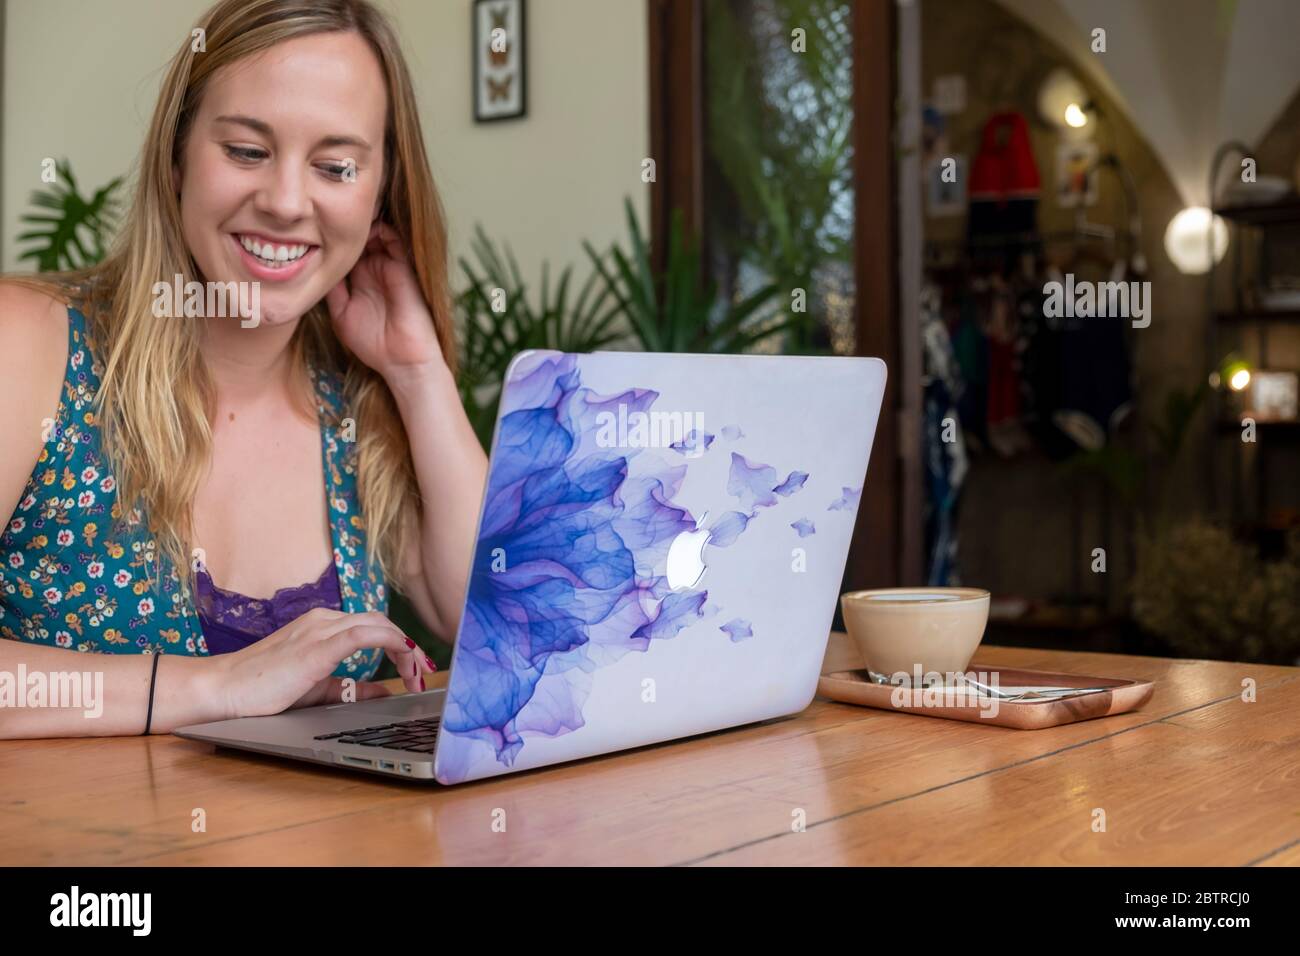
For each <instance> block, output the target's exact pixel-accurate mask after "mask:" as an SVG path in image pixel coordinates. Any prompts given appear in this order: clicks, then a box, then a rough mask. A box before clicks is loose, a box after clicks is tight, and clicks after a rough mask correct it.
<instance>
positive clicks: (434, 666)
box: [424, 657, 438, 671]
mask: <svg viewBox="0 0 1300 956" xmlns="http://www.w3.org/2000/svg"><path fill="white" fill-rule="evenodd" d="M424 662H425V663H426V664H428V665H429V670H431V671H436V670H437V669H438V665H437V664H435V663H434V662H433V658H432V657H426V658H425V659H424Z"/></svg>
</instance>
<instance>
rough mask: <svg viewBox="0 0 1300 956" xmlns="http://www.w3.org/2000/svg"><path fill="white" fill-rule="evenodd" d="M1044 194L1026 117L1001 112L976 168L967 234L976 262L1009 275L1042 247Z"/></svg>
mask: <svg viewBox="0 0 1300 956" xmlns="http://www.w3.org/2000/svg"><path fill="white" fill-rule="evenodd" d="M1038 192H1039V177H1038V164H1037V163H1036V162H1035V161H1034V151H1033V148H1032V147H1031V146H1030V142H1029V126H1028V124H1027V123H1026V122H1025V118H1024V117H1023V116H1022V115H1020V114H1019V113H1017V112H1014V111H1009V112H1005V113H995V114H994V115H992V116H990V117H989V119H988V122H986V123H985V124H984V131H983V133H982V134H981V137H980V148H979V153H978V154H977V155H976V156H975V161H974V163H972V165H971V176H970V215H969V216H968V217H967V220H966V234H967V240H968V245H969V251H970V255H971V258H972V260H973V261H975V262H976V263H979V264H981V266H982V267H984V266H987V267H994V268H999V269H1002V270H1004V271H1009V269H1010V267H1011V265H1012V264H1013V263H1014V262H1015V260H1016V259H1017V258H1018V257H1019V256H1020V255H1021V254H1022V253H1023V252H1025V251H1027V250H1032V249H1034V248H1036V247H1037V244H1038V243H1037V238H1036V237H1037V231H1038Z"/></svg>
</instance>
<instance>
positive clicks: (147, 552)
mask: <svg viewBox="0 0 1300 956" xmlns="http://www.w3.org/2000/svg"><path fill="white" fill-rule="evenodd" d="M102 373H103V366H102V364H100V360H99V357H98V356H97V355H96V351H95V347H94V340H93V338H92V332H91V329H90V327H89V323H87V321H86V318H85V316H84V315H82V313H81V312H80V310H78V309H77V308H75V307H69V308H68V364H67V370H66V373H65V376H64V382H63V395H62V398H61V399H60V401H59V407H58V411H57V413H56V415H57V417H56V418H55V419H54V421H53V422H49V421H47V422H46V423H45V424H46V437H47V440H46V442H45V446H44V447H43V448H42V449H41V453H40V457H39V458H38V459H37V461H36V466H35V468H33V470H32V474H31V476H30V477H29V478H28V479H27V485H26V487H25V488H24V490H23V495H22V498H21V499H20V500H19V502H18V508H17V510H15V511H14V513H13V515H12V516H11V517H10V518H9V522H8V524H7V526H5V527H4V529H3V533H0V637H5V638H9V639H10V640H21V641H32V642H34V643H37V644H46V645H49V646H52V647H64V648H71V649H75V650H78V651H86V652H90V653H105V654H155V653H166V654H187V655H190V656H206V655H207V654H208V647H207V643H206V641H205V640H204V638H203V630H202V626H201V621H200V617H199V614H198V612H197V611H196V610H195V606H194V602H193V594H192V592H190V591H189V589H187V588H185V587H184V586H183V585H182V582H181V580H180V576H179V575H178V574H177V572H176V569H175V567H174V566H172V564H171V563H170V562H168V561H167V559H166V558H165V557H164V556H163V555H162V553H161V552H160V551H159V549H158V548H157V547H156V545H155V541H154V538H153V536H152V535H151V534H150V533H149V530H148V523H147V522H146V521H144V520H143V518H142V516H141V514H140V511H139V509H138V508H135V509H132V511H131V514H130V515H128V516H127V519H126V520H125V521H121V520H120V519H121V516H122V508H121V505H120V503H119V502H118V499H117V483H116V480H115V479H114V477H113V474H112V472H111V471H110V469H109V467H108V464H107V463H106V462H105V460H104V457H103V454H102V448H101V434H100V430H99V426H98V424H97V423H96V419H95V412H94V408H93V403H94V400H95V394H96V392H97V391H98V389H99V383H100V375H101V374H102ZM310 377H311V381H312V384H313V386H314V390H315V392H316V400H317V401H316V405H317V411H318V413H319V417H320V423H321V450H322V462H323V466H324V474H323V477H324V481H325V489H326V499H327V501H328V502H329V519H330V520H329V524H330V537H331V538H332V540H333V545H334V565H335V568H336V569H337V571H338V578H339V592H340V595H341V597H342V610H344V611H348V612H354V613H355V612H361V611H380V612H385V613H386V612H387V610H388V592H387V588H386V587H385V583H384V579H383V575H382V573H381V571H380V570H379V565H378V564H377V563H370V564H368V562H367V558H366V530H365V522H364V521H363V520H362V516H361V513H360V506H359V502H358V500H357V489H356V445H355V443H354V442H352V441H349V440H347V439H346V438H345V437H343V429H342V427H341V425H342V422H343V418H344V415H343V390H342V388H341V383H340V382H339V381H338V380H337V377H335V376H332V375H329V374H324V373H317V372H316V370H314V369H312V370H310ZM382 660H383V651H382V650H381V649H379V648H371V649H366V650H361V651H358V652H357V653H356V654H354V655H352V656H351V657H349V658H348V659H347V660H345V661H342V662H341V663H340V664H339V666H338V669H337V670H335V672H334V673H335V675H336V676H338V677H352V678H354V679H356V680H367V679H369V678H371V677H373V676H374V674H375V672H376V671H377V670H378V669H379V665H380V663H381V662H382Z"/></svg>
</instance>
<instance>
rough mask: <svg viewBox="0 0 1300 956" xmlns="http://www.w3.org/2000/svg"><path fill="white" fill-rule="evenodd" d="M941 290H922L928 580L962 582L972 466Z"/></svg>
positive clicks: (933, 583) (946, 583) (947, 583)
mask: <svg viewBox="0 0 1300 956" xmlns="http://www.w3.org/2000/svg"><path fill="white" fill-rule="evenodd" d="M939 304H940V303H939V293H938V290H937V289H936V288H935V287H933V286H927V288H926V289H925V290H924V291H923V292H922V295H921V306H922V309H921V355H922V363H923V370H924V377H923V404H924V416H925V417H924V423H923V431H922V445H923V448H922V459H923V461H924V462H925V505H924V519H925V553H926V583H927V584H929V585H930V586H932V587H940V586H951V585H957V584H960V583H961V581H960V575H959V572H958V568H957V511H958V504H959V502H960V499H961V489H962V484H963V482H964V481H965V479H966V470H967V467H968V463H967V459H966V442H965V436H964V435H963V434H962V430H961V422H960V416H959V415H958V411H957V402H956V399H957V397H958V396H960V395H961V393H962V391H963V383H962V380H961V371H960V366H959V364H958V362H957V357H956V355H955V354H954V352H953V348H952V342H951V340H950V339H949V337H948V328H947V326H946V325H945V324H944V321H943V317H942V314H941V310H940V308H939Z"/></svg>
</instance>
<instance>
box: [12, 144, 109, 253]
mask: <svg viewBox="0 0 1300 956" xmlns="http://www.w3.org/2000/svg"><path fill="white" fill-rule="evenodd" d="M55 171H56V173H57V178H56V180H55V182H54V183H53V185H52V186H51V187H50V188H49V189H44V190H39V189H38V190H36V191H34V192H33V193H32V195H31V200H30V202H31V205H32V206H34V207H35V208H36V209H38V210H51V211H52V212H53V213H54V214H53V215H47V214H42V213H36V212H30V213H25V214H24V215H23V216H22V217H21V222H23V223H24V224H25V225H26V226H28V227H30V228H28V229H27V231H26V232H23V233H22V234H20V235H19V236H18V242H19V243H20V244H26V245H27V246H29V248H27V249H25V250H24V251H23V252H22V253H21V254H20V255H19V256H18V258H19V260H24V259H31V260H33V261H34V262H35V263H36V269H37V271H39V272H59V271H63V270H72V269H84V268H86V267H88V266H92V265H94V264H95V263H97V262H99V261H100V260H102V259H103V258H104V253H105V250H106V248H107V243H108V238H109V236H110V235H111V234H112V232H113V230H114V228H115V227H116V225H117V217H118V214H119V211H120V205H121V203H120V199H119V197H118V190H119V188H120V187H121V185H122V177H121V176H118V177H116V178H114V179H112V180H110V181H109V182H108V183H106V184H105V185H103V186H101V187H100V188H99V189H97V190H96V191H95V194H94V195H93V196H91V197H90V198H89V199H87V198H86V197H84V196H82V195H81V192H80V189H79V188H78V186H77V180H76V177H74V176H73V174H72V167H71V166H70V165H69V164H68V161H67V160H66V159H65V160H60V161H58V162H57V163H55Z"/></svg>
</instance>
